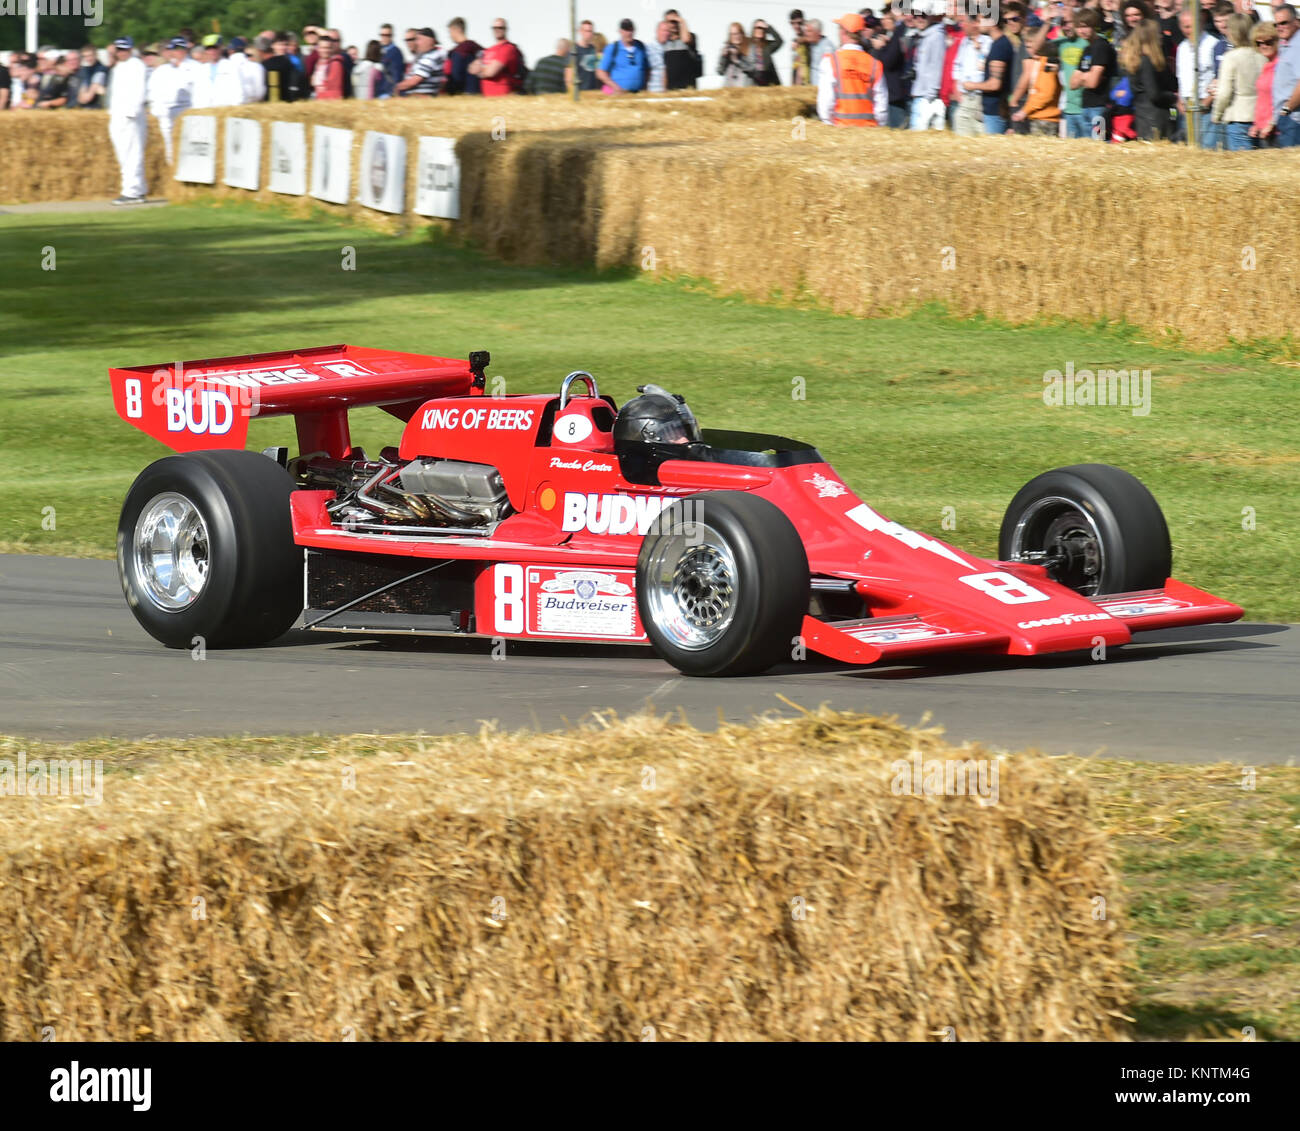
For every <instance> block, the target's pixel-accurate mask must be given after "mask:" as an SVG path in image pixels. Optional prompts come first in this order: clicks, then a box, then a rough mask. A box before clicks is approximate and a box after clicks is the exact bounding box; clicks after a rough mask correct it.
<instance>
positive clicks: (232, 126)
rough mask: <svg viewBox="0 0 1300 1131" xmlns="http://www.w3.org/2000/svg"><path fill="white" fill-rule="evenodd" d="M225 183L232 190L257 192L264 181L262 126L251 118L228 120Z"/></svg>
mask: <svg viewBox="0 0 1300 1131" xmlns="http://www.w3.org/2000/svg"><path fill="white" fill-rule="evenodd" d="M225 170H226V175H225V181H226V184H228V185H229V186H230V187H231V188H242V189H248V190H250V191H251V192H256V191H257V186H258V185H259V184H260V183H261V179H262V124H261V122H255V121H253V120H252V119H251V118H227V119H226V164H225Z"/></svg>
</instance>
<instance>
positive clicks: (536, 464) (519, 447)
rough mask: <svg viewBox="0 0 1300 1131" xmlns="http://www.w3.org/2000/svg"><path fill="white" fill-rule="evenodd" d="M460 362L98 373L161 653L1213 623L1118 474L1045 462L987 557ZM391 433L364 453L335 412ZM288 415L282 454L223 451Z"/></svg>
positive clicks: (122, 565) (670, 417) (315, 356)
mask: <svg viewBox="0 0 1300 1131" xmlns="http://www.w3.org/2000/svg"><path fill="white" fill-rule="evenodd" d="M488 362H489V356H488V354H487V353H486V352H480V353H473V354H471V355H470V357H469V360H468V361H467V362H466V361H459V360H453V359H450V358H441V357H424V356H420V355H416V354H406V353H396V352H392V351H388V350H376V349H360V348H357V347H355V346H323V347H319V348H314V349H306V350H299V351H293V352H282V353H269V354H258V355H254V356H249V357H225V358H217V359H213V360H207V361H197V362H190V363H186V364H183V365H176V366H171V365H163V366H156V367H155V366H141V367H137V368H131V369H113V370H111V371H110V375H111V383H112V388H113V398H114V402H115V405H116V408H117V411H118V414H119V415H120V416H121V417H122V418H123V419H124V420H126V421H128V422H129V423H131V424H134V425H136V426H137V427H138V428H140V429H142V430H143V431H145V432H146V433H148V434H149V435H150V436H153V437H154V438H155V439H158V440H161V441H162V442H163V443H165V444H167V445H168V446H169V447H171V448H172V449H173V450H174V451H176V452H178V453H180V454H177V455H171V456H166V457H164V458H163V459H160V460H158V461H157V462H156V463H153V464H151V465H150V466H149V467H147V468H145V470H144V471H142V472H141V473H140V475H139V477H138V478H137V479H136V481H135V483H134V485H133V486H132V487H131V491H130V493H129V494H128V495H127V498H126V503H125V505H124V506H123V508H122V517H121V521H120V523H119V525H118V534H117V561H118V569H119V572H120V574H121V578H122V588H123V590H124V591H125V593H126V598H127V601H128V602H129V604H130V606H131V609H132V611H133V612H134V613H135V616H136V618H137V619H138V620H139V621H140V623H141V624H142V625H143V626H144V628H145V629H146V630H147V631H148V632H149V633H150V634H151V635H153V636H154V637H156V638H157V639H158V640H160V641H162V642H163V643H164V644H167V645H170V646H172V647H185V648H188V647H191V646H193V645H194V643H195V642H196V638H202V639H203V641H204V642H205V643H206V644H207V645H208V646H212V647H240V646H249V645H256V644H261V643H265V642H267V641H269V640H273V639H274V638H276V637H278V636H280V635H281V634H283V633H284V632H285V631H286V630H288V629H289V628H290V627H291V626H292V625H293V624H294V622H295V621H297V619H298V618H299V616H300V615H301V616H302V617H303V622H304V624H305V626H306V627H307V628H319V629H327V630H330V631H353V632H365V633H384V632H393V633H431V634H439V633H449V634H462V635H463V634H471V635H479V636H484V637H501V638H510V639H528V640H552V641H554V640H564V641H581V642H584V643H600V642H604V643H616V644H633V643H648V644H649V645H650V646H651V647H652V648H654V650H655V651H656V652H657V653H658V654H659V655H660V656H662V657H663V658H664V659H665V660H667V661H668V662H669V663H670V664H672V665H673V666H675V667H676V668H678V669H679V670H680V671H682V672H685V673H687V674H689V675H735V674H743V673H754V672H760V671H763V670H765V669H767V668H769V667H771V666H772V665H774V664H776V663H779V662H781V661H783V660H789V659H791V658H798V657H800V656H802V655H803V654H804V653H805V652H806V651H812V652H816V653H820V654H821V655H823V656H827V657H831V658H833V659H836V660H842V661H845V662H847V663H851V664H871V663H874V662H876V661H878V660H881V659H885V660H893V659H896V658H898V657H911V656H916V655H922V654H927V653H933V652H939V651H946V650H950V649H968V650H973V651H982V652H994V653H1001V654H1007V655H1016V656H1030V655H1037V654H1039V653H1043V652H1067V651H1076V650H1083V649H1095V648H1097V646H1098V645H1105V646H1109V647H1114V646H1116V645H1120V644H1124V643H1127V642H1128V641H1129V639H1130V638H1131V636H1132V633H1133V632H1135V631H1138V630H1142V629H1152V628H1165V627H1169V626H1173V625H1190V624H1204V623H1209V622H1215V621H1232V620H1236V619H1237V618H1238V617H1240V616H1241V615H1242V610H1241V609H1240V608H1238V607H1237V606H1236V605H1233V604H1230V603H1229V602H1227V601H1223V600H1220V599H1219V598H1217V597H1214V596H1211V595H1210V594H1209V593H1205V592H1202V591H1201V590H1199V589H1194V588H1192V586H1190V585H1186V584H1184V583H1182V582H1180V581H1175V580H1173V579H1172V578H1170V576H1169V573H1170V558H1171V554H1170V545H1169V533H1168V529H1167V528H1166V526H1165V520H1164V516H1163V515H1162V514H1161V511H1160V508H1159V506H1158V505H1157V504H1156V502H1155V500H1154V499H1153V498H1152V496H1151V494H1150V492H1149V491H1147V489H1146V488H1145V487H1144V486H1143V485H1142V484H1141V483H1140V482H1138V480H1137V479H1135V478H1134V477H1133V476H1131V475H1129V474H1128V473H1127V472H1125V471H1120V470H1119V469H1118V468H1114V467H1108V466H1105V465H1102V464H1081V465H1077V466H1074V467H1064V468H1059V469H1057V470H1055V471H1049V472H1047V473H1045V474H1043V475H1039V476H1038V477H1037V478H1035V479H1033V480H1031V481H1030V482H1029V483H1028V484H1027V485H1026V486H1025V487H1024V488H1023V489H1022V490H1021V491H1020V492H1019V493H1018V494H1017V495H1016V497H1015V498H1014V499H1013V500H1012V501H1011V505H1010V507H1009V509H1008V510H1007V513H1006V517H1005V518H1004V520H1003V523H1002V532H1001V537H1000V540H999V546H998V556H999V559H1000V560H998V561H989V560H986V559H983V558H979V557H976V556H975V555H973V554H969V553H967V552H966V551H964V550H959V549H957V548H956V547H954V546H950V545H948V544H947V543H945V542H942V541H940V540H939V539H937V538H932V537H929V536H928V535H925V534H921V533H918V532H916V531H913V530H909V529H907V528H906V527H903V526H900V525H899V524H898V523H896V522H891V521H890V520H889V519H887V518H885V517H883V516H882V515H881V514H879V513H878V512H876V511H875V510H873V509H872V508H871V506H870V505H868V504H867V503H865V502H863V501H862V500H861V499H859V498H858V497H857V496H856V495H854V494H853V492H852V491H850V490H849V488H848V487H847V486H845V484H844V483H843V481H842V480H841V479H840V478H839V476H838V475H836V474H835V472H834V470H833V469H832V468H831V467H830V466H829V465H828V464H827V463H826V462H825V461H824V460H823V459H822V457H821V456H820V455H819V454H818V452H817V450H816V449H815V448H813V447H810V446H809V445H808V444H804V443H800V442H798V441H795V440H789V439H786V438H785V437H782V436H774V435H763V434H756V433H745V432H725V431H715V430H704V431H701V429H700V428H699V426H698V424H697V423H696V421H695V418H694V416H693V415H692V414H691V412H690V409H689V408H688V407H687V406H686V404H685V401H684V399H683V398H682V397H680V396H674V395H673V394H670V393H668V392H667V391H665V390H663V389H660V388H658V387H657V386H654V385H647V386H642V388H641V390H640V395H639V396H637V397H635V398H633V399H632V400H630V401H628V402H627V403H626V404H624V405H623V406H622V408H618V407H617V406H616V405H615V403H614V401H613V400H612V399H611V398H610V397H607V396H601V395H600V393H599V392H598V391H597V388H596V381H595V379H594V378H593V377H592V376H591V374H589V373H585V372H582V371H579V372H575V373H570V374H569V375H568V376H567V377H565V378H564V380H563V382H562V383H561V385H560V388H559V391H558V394H550V395H545V394H539V395H531V394H530V395H521V396H501V397H498V396H490V395H487V394H486V393H485V384H486V382H485V378H484V372H485V368H486V366H487V364H488ZM363 405H378V406H381V407H382V408H383V409H385V410H386V411H387V412H389V413H390V414H392V415H393V416H395V417H397V419H399V420H401V421H404V422H405V427H404V429H403V430H402V436H401V441H400V443H399V445H398V446H397V447H395V448H391V447H390V448H385V449H384V450H383V451H382V452H380V453H379V454H378V458H372V457H370V456H367V455H366V453H365V452H363V451H361V450H360V449H359V448H357V447H355V446H354V445H353V444H352V441H351V438H350V435H349V431H348V411H349V409H352V408H356V407H359V406H363ZM285 413H287V414H292V415H293V416H294V418H295V422H296V426H297V440H298V447H299V449H300V454H299V455H297V456H295V457H294V458H292V459H290V458H289V456H288V451H287V450H286V449H283V448H279V449H268V450H267V451H265V452H262V453H260V454H259V453H257V452H251V451H246V450H245V449H244V444H245V441H246V438H247V433H248V422H249V419H250V417H252V416H256V415H260V416H268V415H274V414H285Z"/></svg>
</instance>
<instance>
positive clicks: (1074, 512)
mask: <svg viewBox="0 0 1300 1131" xmlns="http://www.w3.org/2000/svg"><path fill="white" fill-rule="evenodd" d="M998 557H999V558H1001V559H1002V560H1003V561H1008V562H1030V563H1033V564H1037V565H1043V566H1046V568H1047V571H1048V573H1049V574H1050V576H1051V577H1052V580H1053V581H1057V582H1059V583H1060V584H1062V585H1065V586H1067V587H1068V588H1070V589H1073V590H1075V591H1076V592H1078V593H1081V594H1083V596H1085V597H1098V596H1101V595H1102V594H1105V593H1132V592H1134V591H1136V590H1140V589H1160V588H1162V587H1163V586H1164V584H1165V582H1166V581H1167V580H1168V579H1169V574H1170V571H1171V569H1172V563H1173V551H1172V549H1171V548H1170V545H1169V527H1168V526H1167V525H1166V523H1165V516H1164V514H1163V513H1162V512H1161V510H1160V504H1159V503H1157V502H1156V500H1155V498H1154V497H1153V496H1152V494H1151V492H1150V491H1148V490H1147V489H1146V487H1145V486H1143V484H1142V483H1141V482H1140V481H1139V480H1138V479H1136V478H1135V477H1134V476H1132V475H1130V474H1129V473H1128V472H1127V471H1122V470H1120V469H1119V468H1118V467H1111V466H1109V465H1108V464H1104V463H1080V464H1075V465H1073V466H1071V467H1058V468H1057V469H1056V470H1055V471H1047V472H1044V473H1043V474H1042V475H1038V476H1035V477H1034V478H1033V479H1031V480H1030V481H1029V482H1028V483H1026V484H1025V485H1024V486H1023V487H1022V488H1020V490H1019V491H1018V492H1017V493H1016V497H1015V498H1014V499H1012V500H1011V505H1010V506H1009V507H1007V513H1006V515H1005V517H1004V518H1003V519H1002V531H1001V533H1000V535H999V536H998Z"/></svg>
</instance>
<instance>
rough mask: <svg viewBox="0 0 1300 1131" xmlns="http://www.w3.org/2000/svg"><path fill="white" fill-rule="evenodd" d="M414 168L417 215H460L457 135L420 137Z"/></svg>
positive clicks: (457, 218)
mask: <svg viewBox="0 0 1300 1131" xmlns="http://www.w3.org/2000/svg"><path fill="white" fill-rule="evenodd" d="M418 162H419V163H418V166H417V169H416V182H415V209H414V211H415V212H416V214H417V215H420V216H439V217H441V218H442V219H444V220H459V219H460V158H458V157H457V156H456V139H455V138H450V137H422V138H420V153H419V159H418Z"/></svg>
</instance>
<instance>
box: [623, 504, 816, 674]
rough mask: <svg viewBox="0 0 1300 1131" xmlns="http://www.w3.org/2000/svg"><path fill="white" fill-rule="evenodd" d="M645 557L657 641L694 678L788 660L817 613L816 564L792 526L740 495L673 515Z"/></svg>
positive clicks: (640, 582) (640, 574)
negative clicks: (811, 595)
mask: <svg viewBox="0 0 1300 1131" xmlns="http://www.w3.org/2000/svg"><path fill="white" fill-rule="evenodd" d="M655 525H656V530H655V532H654V533H651V534H649V535H647V537H646V539H645V541H644V542H643V543H642V544H641V553H640V555H639V557H638V559H637V569H636V583H637V586H636V587H637V603H638V608H639V610H640V613H641V622H642V624H644V625H645V630H646V634H647V635H648V636H649V637H650V642H651V643H652V644H653V645H654V647H655V649H656V650H657V651H658V652H659V654H660V655H661V656H663V657H664V659H666V660H667V661H668V662H669V663H670V664H672V665H673V666H674V667H675V668H677V669H678V670H679V671H681V672H684V673H685V674H686V675H748V674H753V673H755V672H761V671H764V670H766V669H767V668H770V667H771V666H772V665H773V664H776V663H778V662H780V661H781V660H783V659H786V658H788V657H789V655H790V650H791V647H792V644H793V642H794V638H795V636H796V634H797V633H798V632H799V628H800V626H801V625H802V623H803V617H804V614H805V613H806V612H807V609H808V558H807V555H806V554H805V553H804V548H803V543H802V542H801V541H800V539H799V535H798V532H797V531H796V530H795V528H794V525H793V524H792V523H791V522H790V520H789V519H788V518H787V517H786V516H785V515H784V514H783V513H782V512H781V511H780V510H779V509H778V508H777V507H775V506H773V505H772V504H771V503H769V502H767V500H765V499H760V498H757V497H755V496H752V495H746V494H744V493H742V492H738V491H718V492H712V493H709V494H704V495H696V496H693V497H692V498H690V499H685V500H681V501H679V502H676V503H673V504H672V505H671V506H669V507H667V508H665V509H664V511H663V512H662V513H661V514H660V515H659V518H658V520H657V522H656V524H655Z"/></svg>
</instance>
